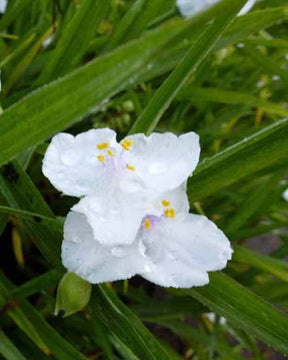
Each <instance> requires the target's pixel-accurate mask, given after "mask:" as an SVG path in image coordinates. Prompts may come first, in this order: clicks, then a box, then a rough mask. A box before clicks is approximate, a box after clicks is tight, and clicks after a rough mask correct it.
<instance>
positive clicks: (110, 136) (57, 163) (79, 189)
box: [43, 129, 118, 197]
mask: <svg viewBox="0 0 288 360" xmlns="http://www.w3.org/2000/svg"><path fill="white" fill-rule="evenodd" d="M105 142H107V143H108V144H109V146H111V147H112V148H115V147H117V146H118V144H117V142H116V133H115V132H114V131H112V130H110V129H97V130H90V131H87V132H84V133H81V134H79V135H77V136H76V137H74V136H73V135H70V134H66V133H60V134H58V135H56V136H54V137H53V139H52V141H51V144H50V145H49V146H48V149H47V151H46V154H45V157H44V159H43V173H44V175H45V176H46V177H47V178H48V179H49V180H50V182H51V183H52V184H53V185H54V186H55V188H56V189H58V190H59V191H62V192H63V193H64V194H66V195H70V196H78V197H79V196H83V195H87V194H89V193H90V192H91V191H94V192H96V191H101V189H102V190H103V188H105V186H106V184H107V181H108V180H109V178H110V173H109V167H108V166H106V164H104V163H103V162H101V161H99V159H98V156H104V155H105V153H104V149H102V150H101V149H98V147H97V145H98V144H102V143H105ZM114 151H115V150H114ZM103 154H104V155H103Z"/></svg>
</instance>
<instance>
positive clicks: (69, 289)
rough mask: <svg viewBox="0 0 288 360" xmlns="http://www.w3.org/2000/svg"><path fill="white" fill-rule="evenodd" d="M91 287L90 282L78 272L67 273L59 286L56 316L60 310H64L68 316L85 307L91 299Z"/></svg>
mask: <svg viewBox="0 0 288 360" xmlns="http://www.w3.org/2000/svg"><path fill="white" fill-rule="evenodd" d="M91 287H92V286H91V284H90V283H88V282H87V281H86V280H83V279H81V278H80V277H79V276H77V275H76V274H74V273H66V274H65V275H64V276H63V278H62V279H61V281H60V283H59V286H58V290H57V299H56V306H55V312H54V314H55V316H57V315H58V314H59V312H60V311H63V312H64V315H63V317H66V316H69V315H72V314H74V313H76V312H77V311H80V310H82V309H84V307H85V306H86V305H87V304H88V302H89V300H90V296H91Z"/></svg>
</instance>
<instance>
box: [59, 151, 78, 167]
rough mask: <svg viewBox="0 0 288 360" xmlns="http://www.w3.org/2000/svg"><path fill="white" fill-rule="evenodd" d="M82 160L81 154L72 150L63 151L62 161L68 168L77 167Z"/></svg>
mask: <svg viewBox="0 0 288 360" xmlns="http://www.w3.org/2000/svg"><path fill="white" fill-rule="evenodd" d="M80 158H81V155H80V154H79V152H77V151H75V150H72V149H70V150H65V151H63V153H62V155H61V161H62V162H63V164H64V165H67V166H75V165H76V164H77V163H78V162H79V160H80Z"/></svg>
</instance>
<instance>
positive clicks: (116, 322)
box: [90, 285, 171, 360]
mask: <svg viewBox="0 0 288 360" xmlns="http://www.w3.org/2000/svg"><path fill="white" fill-rule="evenodd" d="M90 306H91V308H92V310H93V315H94V316H96V317H97V318H98V319H99V320H100V321H101V322H102V323H104V324H105V326H106V327H107V329H108V330H109V332H111V334H113V335H115V336H116V337H117V338H119V340H120V341H121V342H123V343H124V344H125V345H126V346H128V348H129V350H130V351H132V352H133V353H134V355H135V356H136V357H138V358H139V359H147V360H148V359H155V360H164V359H165V360H168V359H171V357H170V356H169V355H168V353H167V352H166V351H165V349H164V348H163V347H162V345H161V344H160V343H159V342H158V341H157V340H156V338H154V337H153V336H152V335H151V333H150V332H149V331H148V330H147V329H146V328H145V326H144V325H143V324H142V323H141V321H140V320H139V319H138V318H137V317H136V315H134V313H133V312H132V311H131V310H129V308H127V307H126V306H125V305H124V304H123V303H122V302H121V301H120V300H119V299H118V297H117V296H116V295H115V294H114V293H113V291H111V290H110V289H109V288H108V287H107V286H106V285H99V286H97V287H96V288H95V292H94V294H92V297H91V303H90Z"/></svg>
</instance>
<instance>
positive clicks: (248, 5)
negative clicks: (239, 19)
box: [239, 0, 256, 15]
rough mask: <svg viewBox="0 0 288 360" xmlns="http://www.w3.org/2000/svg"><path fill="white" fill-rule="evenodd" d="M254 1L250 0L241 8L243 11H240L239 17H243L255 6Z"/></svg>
mask: <svg viewBox="0 0 288 360" xmlns="http://www.w3.org/2000/svg"><path fill="white" fill-rule="evenodd" d="M255 3H256V0H250V1H248V2H247V4H246V5H245V6H244V7H243V9H242V10H241V11H240V13H239V15H244V14H246V13H247V12H248V11H250V10H251V9H252V7H253V6H254V5H255Z"/></svg>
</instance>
